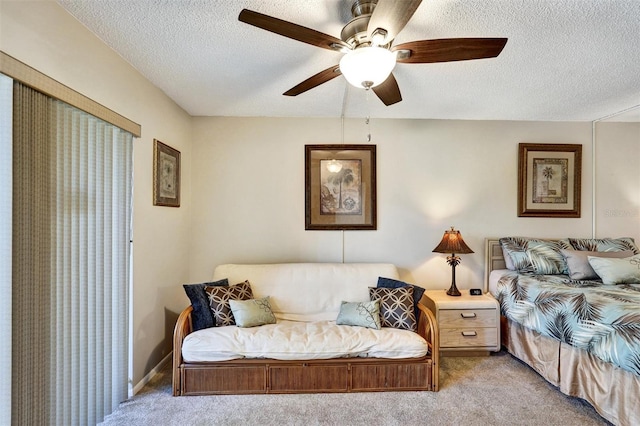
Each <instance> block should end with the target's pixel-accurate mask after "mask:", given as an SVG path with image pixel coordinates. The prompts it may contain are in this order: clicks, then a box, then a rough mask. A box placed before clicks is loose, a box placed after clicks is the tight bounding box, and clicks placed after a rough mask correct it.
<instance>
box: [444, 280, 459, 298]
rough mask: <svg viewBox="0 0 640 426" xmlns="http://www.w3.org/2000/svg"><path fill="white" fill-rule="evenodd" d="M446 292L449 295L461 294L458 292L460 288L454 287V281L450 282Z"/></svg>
mask: <svg viewBox="0 0 640 426" xmlns="http://www.w3.org/2000/svg"><path fill="white" fill-rule="evenodd" d="M447 294H448V295H449V296H462V293H460V290H458V288H457V287H456V283H452V284H451V287H449V290H447Z"/></svg>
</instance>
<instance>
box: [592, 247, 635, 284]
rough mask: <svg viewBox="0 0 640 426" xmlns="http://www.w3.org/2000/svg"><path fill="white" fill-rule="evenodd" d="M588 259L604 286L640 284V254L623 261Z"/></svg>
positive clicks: (598, 258) (599, 258)
mask: <svg viewBox="0 0 640 426" xmlns="http://www.w3.org/2000/svg"><path fill="white" fill-rule="evenodd" d="M588 259H589V264H590V265H591V267H592V268H593V270H594V271H596V274H598V276H599V277H600V278H602V283H603V284H640V254H636V255H635V256H631V257H626V258H623V259H607V258H603V257H593V256H589V257H588Z"/></svg>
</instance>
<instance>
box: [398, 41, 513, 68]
mask: <svg viewBox="0 0 640 426" xmlns="http://www.w3.org/2000/svg"><path fill="white" fill-rule="evenodd" d="M506 43H507V39H506V38H443V39H437V40H418V41H410V42H408V43H402V44H399V45H397V46H394V47H393V48H392V49H391V50H393V51H394V52H395V51H398V58H397V62H400V63H404V64H426V63H433V62H451V61H466V60H469V59H483V58H495V57H496V56H498V55H499V54H500V52H502V49H503V48H504V45H505V44H506ZM404 51H408V54H409V55H408V56H406V55H407V52H404Z"/></svg>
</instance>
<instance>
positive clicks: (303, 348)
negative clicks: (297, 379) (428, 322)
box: [182, 320, 428, 362]
mask: <svg viewBox="0 0 640 426" xmlns="http://www.w3.org/2000/svg"><path fill="white" fill-rule="evenodd" d="M427 352H428V347H427V342H426V341H425V340H424V339H423V338H422V337H421V336H420V335H419V334H417V333H414V332H413V331H408V330H398V329H395V328H386V327H383V328H382V329H380V330H374V329H370V328H365V327H357V326H347V325H336V324H335V321H317V322H300V321H287V320H279V321H278V322H277V324H267V325H261V326H259V327H251V328H240V327H237V326H233V325H232V326H226V327H212V328H206V329H203V330H198V331H196V332H193V333H191V334H189V335H187V337H186V338H185V339H184V342H183V345H182V357H183V358H184V360H185V361H186V362H206V361H227V360H232V359H239V358H271V359H279V360H290V361H295V360H310V359H330V358H341V357H371V358H394V359H400V358H415V357H422V356H424V355H426V354H427Z"/></svg>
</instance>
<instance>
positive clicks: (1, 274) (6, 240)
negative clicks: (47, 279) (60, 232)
mask: <svg viewBox="0 0 640 426" xmlns="http://www.w3.org/2000/svg"><path fill="white" fill-rule="evenodd" d="M12 110H13V80H12V79H10V78H9V77H7V76H4V75H2V74H0V294H2V295H3V297H0V339H2V344H1V345H0V365H4V366H5V368H2V369H0V425H8V424H11V369H10V368H6V366H7V365H11V297H9V296H8V295H10V294H11V185H12V184H11V182H12V179H11V177H12V174H11V169H12V166H11V164H12V163H11V158H12V156H11V151H12V148H11V145H12V143H11V140H12V138H11V132H12V131H11V128H12V126H11V117H12V112H11V111H12Z"/></svg>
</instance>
